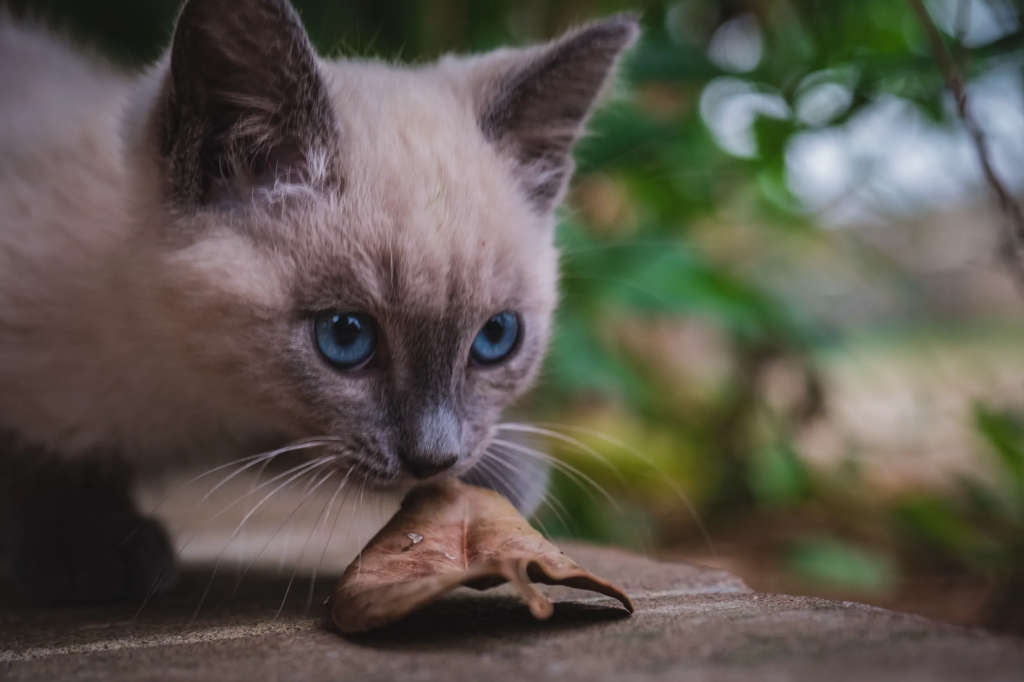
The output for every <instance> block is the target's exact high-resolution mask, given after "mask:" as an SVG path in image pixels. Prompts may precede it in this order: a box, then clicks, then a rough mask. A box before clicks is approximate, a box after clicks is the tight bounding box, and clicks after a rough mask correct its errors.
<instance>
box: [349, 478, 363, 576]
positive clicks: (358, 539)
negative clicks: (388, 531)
mask: <svg viewBox="0 0 1024 682" xmlns="http://www.w3.org/2000/svg"><path fill="white" fill-rule="evenodd" d="M365 490H366V479H365V478H364V479H363V483H362V485H360V486H359V502H357V505H358V507H359V509H360V510H362V508H363V492H364V491H365ZM348 529H349V531H351V530H352V526H349V528H348ZM356 542H358V543H359V554H358V556H357V557H356V560H357V561H358V562H359V565H358V566H356V575H358V574H359V572H360V571H361V570H363V527H362V524H360V526H359V529H358V530H357V531H356Z"/></svg>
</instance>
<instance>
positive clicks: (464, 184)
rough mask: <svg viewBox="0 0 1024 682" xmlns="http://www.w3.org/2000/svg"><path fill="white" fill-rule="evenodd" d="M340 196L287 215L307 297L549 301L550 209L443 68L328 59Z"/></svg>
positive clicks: (464, 303) (422, 305)
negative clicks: (341, 172)
mask: <svg viewBox="0 0 1024 682" xmlns="http://www.w3.org/2000/svg"><path fill="white" fill-rule="evenodd" d="M326 68H327V75H328V79H327V80H328V83H329V84H330V88H331V92H332V100H333V103H334V106H335V109H336V113H337V116H338V121H339V126H340V128H341V130H342V140H343V143H342V144H343V145H344V148H345V165H346V169H345V183H344V189H343V190H342V192H341V194H340V195H339V197H337V198H336V199H333V200H325V201H320V202H313V203H312V204H311V205H309V207H308V208H307V209H306V211H305V212H304V214H302V213H300V214H299V215H294V216H282V217H283V219H284V220H285V221H287V222H292V223H296V224H294V225H292V226H291V227H290V228H289V229H288V233H289V234H292V235H294V237H295V239H296V240H297V241H298V242H302V243H301V244H300V243H295V244H293V246H294V252H295V253H297V254H299V255H300V261H299V262H298V263H297V265H298V266H299V267H298V268H297V269H296V282H295V284H296V290H297V297H298V298H299V299H300V300H301V301H302V305H304V306H309V307H313V308H315V307H325V306H327V305H328V303H329V302H331V301H332V300H333V301H336V302H335V303H333V305H341V304H342V302H343V300H344V299H345V298H346V297H351V298H353V299H362V300H353V301H352V305H360V306H361V307H375V308H381V307H386V308H392V309H394V308H409V307H414V308H417V309H421V310H424V311H427V310H430V309H440V308H446V309H450V308H452V307H453V306H455V307H460V308H469V309H473V308H480V309H481V310H488V309H492V308H500V307H501V306H504V305H512V304H518V305H519V306H526V307H529V306H539V307H543V308H548V307H550V300H549V299H552V298H553V295H554V294H553V293H552V292H553V291H554V289H555V281H554V277H555V274H554V273H555V269H556V261H557V254H556V253H555V250H554V247H553V246H552V244H551V233H552V229H551V228H552V226H551V224H550V223H551V222H552V221H553V219H552V218H551V217H550V216H541V215H537V214H536V212H535V211H533V210H531V208H530V206H529V204H528V202H527V201H526V199H525V198H523V196H522V194H521V193H520V192H519V191H518V188H517V187H516V186H515V183H514V181H513V179H512V178H511V175H510V173H509V171H508V168H507V166H506V162H505V160H504V159H503V158H502V157H501V156H500V155H499V154H497V153H496V152H495V150H494V148H493V146H492V145H490V144H488V143H487V141H486V140H485V138H484V137H483V135H482V134H481V132H480V130H479V126H478V124H477V121H476V119H475V116H474V113H473V107H472V103H471V102H469V101H467V100H466V99H465V98H464V97H463V96H462V93H460V92H459V89H458V83H459V81H458V79H453V78H449V74H447V73H446V72H445V70H444V68H443V67H432V68H419V69H396V68H390V67H386V66H383V65H380V64H375V63H343V64H335V65H328V66H327V67H326Z"/></svg>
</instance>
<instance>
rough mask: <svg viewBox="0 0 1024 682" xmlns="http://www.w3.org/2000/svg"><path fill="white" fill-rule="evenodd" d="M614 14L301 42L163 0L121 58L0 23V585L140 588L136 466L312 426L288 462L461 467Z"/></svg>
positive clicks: (154, 547)
mask: <svg viewBox="0 0 1024 682" xmlns="http://www.w3.org/2000/svg"><path fill="white" fill-rule="evenodd" d="M637 33H638V28H637V24H636V20H635V19H634V18H633V17H627V16H618V17H613V18H611V19H607V20H605V21H600V22H597V23H593V24H590V25H586V26H584V27H582V28H580V29H578V30H575V31H572V32H570V33H568V34H567V35H565V36H563V37H562V38H560V39H558V40H555V41H554V42H552V43H550V44H547V45H542V46H538V47H532V48H527V49H505V50H498V51H496V52H493V53H490V54H485V55H480V56H473V57H445V58H443V59H441V60H440V61H438V62H436V63H433V64H430V65H426V66H416V67H400V66H395V65H391V64H383V63H378V62H373V61H359V60H340V61H328V60H324V59H321V58H320V57H318V56H317V55H316V53H315V52H314V50H313V48H312V46H311V45H310V41H309V39H308V38H307V35H306V32H305V30H304V28H303V26H302V23H301V21H300V19H299V17H298V15H297V14H296V12H295V11H294V9H293V8H292V7H291V6H290V4H289V3H288V2H287V0H190V1H189V2H187V4H186V5H185V7H184V9H183V10H182V12H181V15H180V18H179V20H178V24H177V28H176V31H175V34H174V38H173V41H172V44H171V47H170V49H169V51H168V53H167V55H166V56H165V57H164V58H163V59H162V60H161V61H160V62H159V63H158V64H156V65H155V66H154V67H153V68H151V69H150V70H148V71H147V72H146V73H145V74H143V75H140V76H137V77H135V76H128V75H124V74H120V73H116V72H114V71H113V70H111V69H109V68H107V67H105V66H104V65H103V64H101V63H98V62H97V61H96V60H94V59H89V58H86V57H84V56H82V55H81V54H78V53H76V52H75V51H73V50H71V49H69V48H68V47H67V46H65V45H64V44H63V43H61V42H59V41H57V40H54V39H53V38H51V37H50V36H48V35H46V34H44V33H42V32H39V31H37V30H34V29H31V28H27V27H24V26H20V25H17V24H16V22H14V21H13V20H11V19H10V18H3V19H0V555H2V560H3V564H4V567H5V569H6V572H7V577H8V578H10V579H13V582H14V584H15V585H17V587H18V589H19V590H20V591H21V592H22V594H24V595H25V596H26V597H27V598H28V599H30V600H34V601H46V602H50V603H74V602H95V601H103V600H111V599H123V598H137V597H139V596H141V595H143V594H145V593H146V591H147V590H148V589H149V588H150V586H151V585H152V583H153V581H154V577H155V576H156V575H158V573H159V571H160V567H161V566H162V564H163V563H164V561H165V560H166V559H167V558H168V556H169V553H170V551H171V550H170V545H169V543H168V541H167V539H166V536H165V535H164V533H163V532H162V530H161V529H160V528H159V526H157V525H156V524H155V523H154V522H152V521H144V520H143V519H142V517H141V516H140V515H139V513H138V512H137V511H136V510H135V508H134V506H133V503H132V501H131V496H130V492H129V487H128V486H129V482H130V478H131V477H130V475H129V472H130V471H131V470H132V469H133V468H136V467H139V466H152V465H156V464H159V465H164V464H167V463H174V462H180V461H182V460H184V459H185V458H193V459H194V458H202V460H203V461H204V462H207V463H209V465H210V466H211V467H212V466H215V465H217V464H218V463H221V462H225V461H228V460H229V459H232V458H235V457H240V456H245V455H252V454H254V453H257V452H260V451H262V450H265V449H266V448H267V447H270V446H274V445H280V444H282V443H285V442H289V441H292V440H294V439H300V438H310V437H328V440H325V441H324V442H323V443H322V445H320V446H318V447H311V448H309V449H307V450H302V451H297V452H293V453H291V454H289V455H287V457H288V458H289V459H288V462H289V464H290V465H291V464H294V463H296V462H300V463H301V462H302V461H303V459H301V458H306V459H307V460H308V461H309V462H313V461H314V459H316V458H321V457H330V458H331V459H330V460H329V464H328V465H329V466H332V467H337V468H339V469H341V470H343V471H344V472H345V475H347V476H350V477H351V478H352V480H354V481H357V482H358V481H365V482H366V484H367V485H370V486H374V487H378V488H392V489H394V488H401V487H403V486H408V485H410V484H411V483H412V482H415V481H417V480H423V479H428V478H431V477H434V476H462V477H469V478H471V479H473V480H477V479H479V471H477V472H476V473H474V469H473V467H474V465H476V464H477V463H478V462H479V461H480V460H481V457H482V456H483V453H484V452H485V450H486V448H487V447H488V445H489V444H490V439H491V438H492V434H493V432H494V428H495V423H496V420H497V419H498V416H499V415H500V413H501V411H502V410H503V408H505V407H506V406H508V405H509V404H510V403H511V402H512V401H513V400H515V399H516V398H517V397H518V396H520V395H521V394H522V393H523V392H524V391H525V390H526V389H527V388H528V387H529V386H530V383H531V380H532V379H533V378H534V376H535V374H536V373H537V369H538V366H539V365H540V363H541V359H542V356H543V355H544V352H545V347H546V345H547V341H548V335H549V331H550V327H551V317H552V311H553V309H554V307H555V304H556V299H557V293H556V288H557V286H556V285H557V262H558V255H557V252H556V250H555V247H554V245H553V231H554V227H555V217H554V210H555V208H556V206H557V205H558V204H559V202H560V201H561V199H562V197H563V194H564V192H565V188H566V184H567V182H568V180H569V177H570V174H571V172H572V158H571V150H572V146H573V144H574V142H575V141H576V139H577V138H578V136H579V135H580V133H581V130H582V127H583V124H584V123H585V120H586V118H587V116H588V112H589V111H590V109H591V107H592V106H593V105H594V103H595V101H596V100H597V99H598V97H599V95H600V93H601V91H602V89H603V88H604V86H605V84H606V81H608V79H609V76H610V74H611V73H612V72H613V71H614V68H615V65H616V62H617V61H618V59H619V56H620V55H621V54H622V52H623V50H625V49H626V48H627V47H628V46H629V45H630V44H631V43H632V42H633V41H634V40H635V38H636V36H637ZM282 457H285V456H284V455H282ZM474 477H475V478H474ZM508 485H509V486H510V487H512V488H514V487H515V486H516V485H521V484H517V483H515V482H508ZM506 492H510V491H506ZM511 492H516V493H517V494H518V496H519V497H520V499H525V497H528V496H530V495H532V496H533V499H536V491H533V492H532V493H531V491H528V490H525V488H523V489H520V490H514V489H513V490H511ZM526 504H527V506H528V505H529V502H527V503H526ZM140 523H141V524H142V526H141V529H140V530H139V531H138V532H135V533H134V534H133V533H132V531H135V530H136V529H137V528H139V524H140ZM126 538H127V539H126Z"/></svg>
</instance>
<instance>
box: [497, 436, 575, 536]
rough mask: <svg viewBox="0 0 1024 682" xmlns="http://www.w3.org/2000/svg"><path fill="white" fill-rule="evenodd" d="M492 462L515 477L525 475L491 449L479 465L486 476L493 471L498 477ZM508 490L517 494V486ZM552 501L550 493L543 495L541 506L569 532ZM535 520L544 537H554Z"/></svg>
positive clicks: (566, 524)
mask: <svg viewBox="0 0 1024 682" xmlns="http://www.w3.org/2000/svg"><path fill="white" fill-rule="evenodd" d="M491 462H496V463H498V464H501V465H502V466H504V467H505V468H506V469H508V470H509V471H510V472H511V474H512V475H513V476H516V475H525V470H524V469H517V468H516V467H515V466H514V464H513V462H510V461H508V460H506V459H505V458H503V457H502V456H501V453H499V452H495V451H493V450H490V449H486V450H484V456H483V457H482V458H481V459H480V462H479V464H478V466H481V467H484V468H483V469H482V472H483V473H484V474H485V475H486V474H487V472H488V471H491V472H493V473H494V475H495V476H498V473H497V472H496V471H494V470H493V469H492V468H490V467H488V466H487V465H488V464H490V463H491ZM498 478H499V479H500V476H498ZM492 483H493V481H492ZM508 488H509V490H510V491H512V492H513V494H515V492H514V491H515V486H511V485H510V486H508ZM516 497H517V498H518V499H519V504H520V505H521V506H522V505H523V504H524V502H525V500H524V499H523V495H516ZM551 499H554V498H552V496H551V495H550V494H549V493H547V492H544V493H542V495H541V499H540V501H541V504H545V505H547V507H548V509H550V510H551V512H552V513H553V514H554V515H555V518H556V519H558V522H559V523H560V524H562V528H565V529H566V530H569V525H568V523H566V520H565V517H563V516H562V515H561V514H560V513H559V512H558V510H557V509H556V508H555V507H554V505H553V504H552V503H551ZM555 501H556V502H557V503H558V505H559V506H560V507H562V510H563V511H565V507H564V506H563V505H562V503H561V502H558V501H557V500H555ZM566 514H568V512H567V511H566ZM534 520H535V521H536V522H537V524H538V525H539V526H540V527H541V530H542V531H543V532H544V535H545V536H546V537H548V538H551V537H553V536H552V535H551V533H549V532H548V530H547V528H545V527H544V522H543V521H541V520H540V519H539V518H537V517H536V516H534Z"/></svg>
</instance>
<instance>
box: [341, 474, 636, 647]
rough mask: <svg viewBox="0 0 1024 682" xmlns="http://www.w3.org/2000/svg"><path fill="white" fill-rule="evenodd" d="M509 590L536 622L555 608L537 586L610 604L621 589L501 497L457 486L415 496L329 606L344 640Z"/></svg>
mask: <svg viewBox="0 0 1024 682" xmlns="http://www.w3.org/2000/svg"><path fill="white" fill-rule="evenodd" d="M505 582H510V583H512V584H513V585H515V587H516V588H517V589H518V590H519V592H520V593H522V595H523V597H524V598H525V599H526V601H527V603H528V604H529V606H530V612H531V613H532V614H533V615H534V616H535V617H537V618H540V619H544V618H548V617H549V616H550V615H551V613H552V611H553V608H554V607H553V606H552V605H551V602H549V601H548V600H547V598H546V597H545V596H544V595H543V594H542V593H541V592H540V590H538V589H537V588H536V587H535V586H534V585H533V584H532V583H544V584H546V585H566V586H568V587H575V588H578V589H582V590H591V591H593V592H600V593H601V594H604V595H607V596H609V597H613V598H615V599H618V600H619V601H620V602H622V605H623V606H625V607H626V609H628V610H629V612H630V613H632V612H633V603H632V602H631V601H630V599H629V597H628V596H627V595H626V593H625V592H623V591H622V590H621V589H619V588H618V587H616V586H615V585H613V584H612V583H610V582H608V581H606V580H602V579H601V578H598V577H597V576H595V575H593V574H591V573H590V572H589V571H586V570H584V569H583V568H580V567H579V566H577V565H576V563H575V562H573V560H572V559H570V558H569V557H567V556H566V555H565V554H564V553H563V552H561V551H560V550H559V549H558V548H557V547H555V546H554V545H553V544H551V543H550V542H548V541H547V540H546V539H544V537H543V536H542V535H541V534H540V533H538V532H537V531H535V530H534V529H533V528H531V527H530V524H529V523H528V522H527V521H526V519H524V518H523V517H522V516H521V515H520V514H519V512H518V511H516V509H515V508H514V507H513V506H512V505H511V504H509V502H508V501H507V500H506V499H505V498H504V497H502V496H501V495H499V494H498V493H496V492H493V491H491V490H486V489H484V488H477V487H474V486H471V485H467V484H465V483H460V482H458V481H451V482H445V483H439V484H433V485H427V486H423V487H420V488H416V489H414V490H413V491H412V492H411V493H409V495H408V496H406V498H405V500H404V501H403V502H402V508H401V509H400V510H399V512H398V513H397V514H395V516H394V517H393V518H392V519H391V521H390V522H388V524H387V525H386V526H385V527H384V528H383V530H381V531H380V532H379V533H377V535H376V536H375V537H374V538H373V539H372V540H370V542H369V543H368V544H367V545H366V547H364V548H363V551H362V554H361V555H360V557H358V558H356V560H355V561H353V562H352V564H351V565H350V566H349V567H348V569H347V570H346V571H345V575H344V576H342V578H341V581H340V582H339V583H338V586H337V587H336V588H335V590H334V594H332V595H331V597H330V598H329V599H328V600H327V607H328V608H329V609H330V611H331V618H333V620H334V622H335V623H336V624H337V625H338V627H339V628H340V629H341V631H342V632H363V631H366V630H372V629H374V628H378V627H381V626H383V625H387V624H388V623H393V622H395V621H397V620H400V619H402V618H404V617H405V616H406V615H408V614H409V613H411V612H412V611H415V610H416V609H418V608H420V607H422V606H424V605H426V604H428V603H430V602H431V601H433V600H434V599H437V598H438V597H440V596H441V595H443V594H445V593H446V592H449V591H451V590H453V589H455V588H456V587H459V586H460V585H465V586H467V587H472V588H474V589H477V590H486V589H488V588H491V587H495V586H497V585H501V584H503V583H505Z"/></svg>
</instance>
